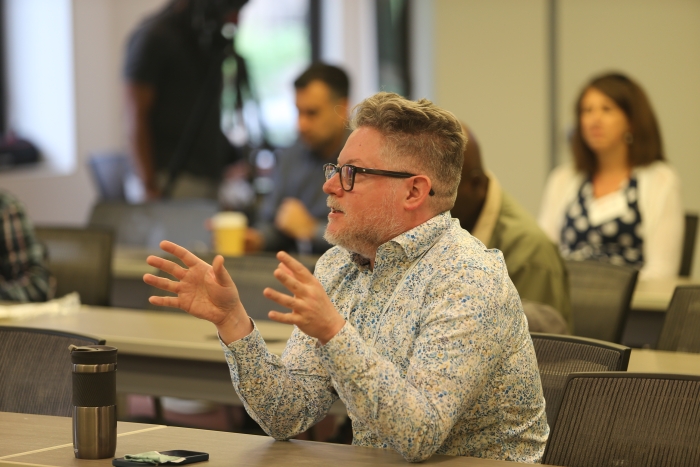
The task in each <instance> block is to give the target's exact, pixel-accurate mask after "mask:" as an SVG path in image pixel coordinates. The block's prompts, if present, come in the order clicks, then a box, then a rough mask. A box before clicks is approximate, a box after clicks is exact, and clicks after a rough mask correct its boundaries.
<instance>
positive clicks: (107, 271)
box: [35, 227, 113, 306]
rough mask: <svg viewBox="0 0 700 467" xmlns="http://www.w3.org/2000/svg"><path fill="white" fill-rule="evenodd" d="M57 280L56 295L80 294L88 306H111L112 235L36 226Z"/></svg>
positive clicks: (37, 234) (92, 229)
mask: <svg viewBox="0 0 700 467" xmlns="http://www.w3.org/2000/svg"><path fill="white" fill-rule="evenodd" d="M35 230H36V236H37V238H38V239H39V240H40V241H41V242H42V243H43V244H44V245H46V248H47V250H48V256H49V261H48V268H49V270H50V271H51V273H52V274H53V275H54V277H56V296H57V297H62V296H64V295H65V294H67V293H70V292H74V291H77V292H78V293H79V294H80V302H81V303H83V304H86V305H96V306H108V305H109V294H110V287H111V282H112V243H113V235H112V232H111V231H109V230H105V229H96V228H73V227H36V229H35Z"/></svg>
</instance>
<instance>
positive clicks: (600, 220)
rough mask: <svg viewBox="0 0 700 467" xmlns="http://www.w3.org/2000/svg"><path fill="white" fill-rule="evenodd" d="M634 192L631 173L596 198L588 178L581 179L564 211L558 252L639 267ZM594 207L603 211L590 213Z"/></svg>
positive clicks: (640, 257)
mask: <svg viewBox="0 0 700 467" xmlns="http://www.w3.org/2000/svg"><path fill="white" fill-rule="evenodd" d="M637 193H638V190H637V178H636V177H635V176H634V173H633V174H632V176H631V177H630V179H629V181H628V182H627V184H625V186H623V187H621V188H620V190H618V191H617V192H615V193H610V194H609V195H606V196H603V197H601V198H599V200H596V199H595V198H594V197H593V183H592V181H591V179H590V178H588V179H587V180H586V181H584V182H583V184H582V185H581V188H580V189H579V192H578V196H577V197H576V199H574V201H573V202H572V203H571V205H570V206H569V207H568V209H567V211H566V218H565V222H564V227H563V228H562V232H561V241H560V246H561V253H562V256H563V257H565V258H568V259H575V260H587V259H591V260H597V261H606V262H609V263H612V264H617V265H621V266H625V265H626V266H632V267H635V268H638V269H639V268H641V267H642V266H643V265H644V255H643V253H642V243H643V242H644V239H643V238H642V235H641V227H642V216H641V214H640V212H639V204H638V200H637ZM606 198H607V199H606ZM594 203H598V206H594ZM601 203H602V206H601ZM597 207H598V208H601V207H602V209H598V211H605V212H603V213H602V214H596V213H592V210H594V209H596V208H597Z"/></svg>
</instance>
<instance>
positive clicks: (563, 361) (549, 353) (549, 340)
mask: <svg viewBox="0 0 700 467" xmlns="http://www.w3.org/2000/svg"><path fill="white" fill-rule="evenodd" d="M530 335H531V336H532V343H533V345H534V346H535V354H536V355H537V366H538V368H539V370H540V379H541V380H542V391H543V392H544V399H545V402H546V403H547V406H546V411H547V422H548V423H549V428H550V429H551V428H552V427H553V426H554V423H555V421H556V419H557V413H558V411H559V406H560V405H561V399H562V397H563V395H564V387H565V386H566V379H567V378H568V376H569V374H571V373H576V372H585V371H625V370H627V365H628V364H629V361H630V354H631V351H632V349H630V348H629V347H625V346H623V345H619V344H613V343H610V342H604V341H599V340H596V339H588V338H585V337H575V336H563V335H561V334H543V333H535V332H533V333H530Z"/></svg>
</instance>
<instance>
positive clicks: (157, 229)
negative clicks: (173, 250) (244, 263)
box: [89, 199, 219, 251]
mask: <svg viewBox="0 0 700 467" xmlns="http://www.w3.org/2000/svg"><path fill="white" fill-rule="evenodd" d="M218 211H219V204H218V202H216V201H214V200H208V199H182V200H179V199H178V200H163V201H153V202H148V203H143V204H128V203H124V202H110V201H101V202H98V203H97V204H95V206H93V208H92V212H91V213H90V220H89V225H90V226H93V227H103V228H109V229H112V230H113V231H114V233H115V242H116V244H117V245H124V246H132V247H142V248H150V249H157V248H158V245H159V244H160V242H161V241H162V240H170V241H171V242H175V243H177V244H179V245H182V246H184V247H185V248H188V249H190V250H193V251H207V250H210V249H211V232H209V230H207V227H206V222H207V220H208V219H210V218H211V217H212V216H213V215H214V214H216V213H217V212H218Z"/></svg>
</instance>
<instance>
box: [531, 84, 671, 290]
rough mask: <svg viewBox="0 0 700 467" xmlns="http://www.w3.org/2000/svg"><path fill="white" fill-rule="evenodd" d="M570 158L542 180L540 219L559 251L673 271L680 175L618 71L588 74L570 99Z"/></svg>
mask: <svg viewBox="0 0 700 467" xmlns="http://www.w3.org/2000/svg"><path fill="white" fill-rule="evenodd" d="M571 147H572V151H573V154H574V164H573V166H572V165H569V164H567V165H564V166H561V167H558V168H556V169H555V170H554V171H553V172H552V174H551V175H550V177H549V180H548V181H547V186H546V188H545V193H544V198H543V200H542V206H541V209H540V217H539V224H540V226H541V227H542V229H543V230H544V231H545V232H546V233H547V235H548V236H549V237H550V238H551V239H552V240H553V241H555V242H556V243H558V244H559V247H560V250H561V252H562V255H563V256H564V258H567V259H576V260H586V259H592V260H599V261H607V262H610V263H613V264H619V265H629V266H632V267H635V268H639V269H640V276H639V278H640V279H652V278H667V277H674V276H677V275H678V270H679V266H680V259H681V248H682V239H683V222H684V220H683V215H684V214H683V205H682V200H681V189H680V180H679V178H678V175H677V174H676V173H675V171H674V170H673V169H672V168H671V167H670V166H669V165H668V163H666V161H665V158H664V154H663V148H662V143H661V133H660V131H659V127H658V125H657V123H656V117H655V116H654V112H653V110H652V108H651V104H650V103H649V100H648V99H647V97H646V95H645V93H644V91H643V90H642V89H641V88H640V87H639V85H638V84H637V83H635V82H634V81H632V80H631V79H629V78H628V77H626V76H624V75H621V74H606V75H602V76H599V77H596V78H594V79H593V80H591V81H590V83H588V84H587V85H586V86H585V88H584V89H583V91H582V92H581V94H580V96H579V99H578V101H577V103H576V128H575V132H574V134H573V137H572V140H571Z"/></svg>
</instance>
